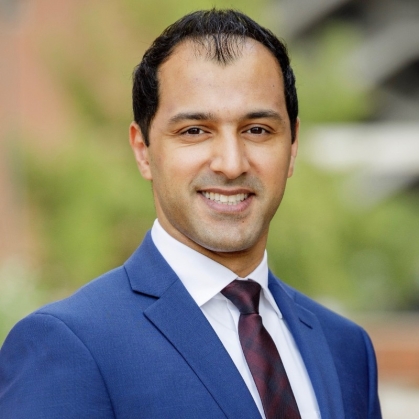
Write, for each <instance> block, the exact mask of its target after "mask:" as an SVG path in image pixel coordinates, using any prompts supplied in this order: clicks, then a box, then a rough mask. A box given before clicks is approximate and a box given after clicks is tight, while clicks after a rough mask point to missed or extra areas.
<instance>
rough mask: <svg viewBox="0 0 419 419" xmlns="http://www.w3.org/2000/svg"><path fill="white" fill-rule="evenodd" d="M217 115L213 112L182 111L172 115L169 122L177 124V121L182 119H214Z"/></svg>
mask: <svg viewBox="0 0 419 419" xmlns="http://www.w3.org/2000/svg"><path fill="white" fill-rule="evenodd" d="M215 119H216V117H215V115H214V114H212V113H210V112H209V113H206V112H181V113H178V114H176V115H174V116H172V117H171V118H170V120H169V123H171V124H175V123H176V122H181V121H191V120H192V121H209V120H211V121H213V120H215Z"/></svg>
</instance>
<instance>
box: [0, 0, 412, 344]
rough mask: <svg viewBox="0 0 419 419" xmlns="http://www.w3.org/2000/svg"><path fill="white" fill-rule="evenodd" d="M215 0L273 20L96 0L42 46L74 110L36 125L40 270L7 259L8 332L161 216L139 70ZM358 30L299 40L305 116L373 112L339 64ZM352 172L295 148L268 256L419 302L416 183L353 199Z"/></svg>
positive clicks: (95, 271) (4, 314)
mask: <svg viewBox="0 0 419 419" xmlns="http://www.w3.org/2000/svg"><path fill="white" fill-rule="evenodd" d="M214 5H215V6H217V7H233V8H239V9H240V10H242V11H244V12H246V13H248V14H249V15H250V16H252V17H253V18H254V19H255V20H257V21H259V22H261V23H262V24H264V23H265V22H264V13H265V5H266V4H265V2H263V1H260V2H253V1H250V0H237V1H229V2H227V1H211V2H209V1H204V0H200V1H198V0H195V1H194V2H192V1H186V0H177V1H174V0H171V1H167V0H165V1H163V0H158V1H153V2H137V1H134V0H119V1H118V2H117V1H116V0H113V1H108V2H105V3H104V2H86V3H85V5H84V6H83V7H82V8H81V10H80V16H79V18H78V21H77V34H76V38H72V40H71V43H70V41H69V40H68V39H66V38H65V36H64V37H60V36H59V35H58V34H57V37H55V38H54V40H53V41H51V40H49V41H48V42H45V43H44V45H43V51H44V57H45V60H46V61H47V62H48V64H49V66H50V68H51V73H52V76H53V77H55V78H56V79H57V82H58V84H59V85H60V86H61V88H62V90H63V93H64V94H65V95H66V98H67V101H68V102H69V103H70V107H71V109H72V110H73V112H74V121H75V124H74V128H73V130H72V131H71V132H61V133H59V134H60V137H59V141H60V142H61V143H62V147H59V148H55V149H54V150H51V152H50V153H42V152H39V150H38V149H37V147H36V144H37V140H38V139H37V138H36V134H35V133H32V134H31V135H32V136H31V137H28V138H26V139H25V144H26V147H25V152H24V153H23V152H22V161H23V163H24V168H25V169H24V170H25V173H24V181H25V183H26V185H25V186H26V190H27V196H28V202H29V204H30V207H31V222H32V223H33V225H34V226H35V230H36V232H37V239H38V240H39V254H38V259H39V260H38V263H37V264H36V268H37V269H36V270H35V271H34V270H33V269H32V268H31V269H30V270H29V269H28V271H27V272H26V271H22V272H21V271H19V272H18V273H15V274H13V273H11V274H10V272H6V273H5V272H2V273H0V275H1V278H0V279H1V280H0V298H1V300H0V310H1V312H0V314H1V319H2V323H1V324H0V341H1V340H2V338H3V337H4V336H5V334H6V332H7V330H8V329H9V328H10V327H11V326H12V324H13V323H14V322H15V321H16V320H17V319H18V318H19V317H21V316H22V315H24V314H26V313H27V312H28V311H29V310H32V309H34V308H36V307H37V306H38V305H40V304H42V303H44V302H47V301H50V300H53V299H57V298H61V297H64V296H65V295H68V293H70V292H72V291H73V290H75V289H77V288H78V287H80V286H81V285H82V284H84V283H86V282H87V281H89V280H90V279H92V278H94V277H96V276H97V275H99V274H101V273H102V272H105V271H106V270H108V269H111V268H113V267H115V266H117V265H119V264H121V263H123V262H124V260H125V259H126V258H127V257H128V256H129V254H130V253H131V252H132V251H133V250H134V249H135V247H136V246H137V245H138V244H139V243H140V241H141V239H142V237H143V235H144V233H145V232H146V231H147V230H148V229H149V228H150V226H151V225H152V222H153V220H154V217H155V213H154V207H153V201H152V194H151V187H150V185H149V184H148V183H147V182H145V181H144V180H143V179H142V178H141V176H140V174H139V173H138V171H137V168H136V166H135V162H134V158H133V156H132V155H131V150H130V148H129V145H128V139H127V127H128V125H129V122H130V119H131V103H130V102H131V99H130V89H131V81H130V79H131V72H132V69H133V67H134V66H135V65H136V64H137V63H138V62H139V60H140V59H141V56H142V54H143V52H144V50H145V49H146V48H147V46H148V45H149V43H150V42H151V41H152V40H153V39H154V38H155V37H156V36H157V34H158V33H160V32H161V30H163V29H164V28H165V27H166V26H167V25H168V24H170V23H171V22H173V21H174V20H175V19H176V18H178V17H180V16H181V15H183V14H185V13H186V12H188V11H191V10H196V9H200V8H208V7H212V6H214ZM270 20H271V21H272V17H271V19H270ZM359 42H360V40H359V38H358V35H357V32H356V30H355V29H353V28H351V27H348V26H345V25H342V24H332V25H330V26H328V27H326V28H324V30H322V31H321V32H320V33H318V34H317V36H316V37H315V38H314V39H312V40H311V42H310V43H309V44H304V45H294V46H292V48H290V50H291V55H292V59H293V64H294V68H295V71H296V75H297V80H298V89H299V97H300V103H301V117H302V120H303V127H304V124H305V126H306V127H307V126H308V127H309V126H310V124H312V123H317V122H339V121H357V120H362V119H365V118H367V117H368V115H369V113H370V112H371V109H372V106H373V103H372V101H371V98H370V97H369V96H367V95H366V94H365V93H364V92H362V91H360V90H358V88H357V86H356V84H355V83H354V81H353V80H352V78H351V75H349V74H346V73H345V72H346V71H347V69H346V67H345V66H343V65H342V62H343V59H344V57H345V56H346V54H347V52H348V50H349V49H350V48H352V47H353V46H354V45H356V43H359ZM306 132H307V131H304V130H303V132H302V135H301V147H304V138H305V136H306ZM28 144H31V146H28ZM344 180H345V176H344V175H333V174H330V173H323V172H321V171H319V170H318V169H315V168H313V167H311V166H310V165H308V164H307V163H305V162H304V161H299V162H298V164H297V171H296V174H295V175H294V177H293V178H292V179H291V180H290V182H289V186H288V189H287V193H286V196H285V199H284V201H283V203H282V205H281V208H280V210H279V212H278V214H277V215H276V217H275V218H274V220H273V222H272V226H271V232H270V236H269V242H268V252H269V262H270V266H271V267H272V269H273V270H274V272H275V273H276V274H278V275H279V276H280V277H281V278H282V279H284V280H285V281H286V282H288V283H290V284H291V285H293V286H295V287H297V288H298V289H300V290H302V291H303V292H306V293H308V294H309V295H312V296H314V297H316V298H319V299H323V300H324V299H332V300H336V301H339V302H341V303H342V304H343V305H344V306H345V307H347V308H349V309H385V308H411V307H414V306H415V304H418V301H417V300H418V289H419V285H418V283H419V278H418V271H419V266H418V263H417V259H418V254H419V248H418V244H417V243H418V242H419V241H418V240H417V237H419V216H418V211H417V209H418V205H419V202H418V199H417V197H415V196H410V195H401V196H396V197H394V198H392V199H390V200H387V201H384V202H381V203H380V204H378V205H376V206H375V207H373V208H372V207H371V208H365V209H360V207H359V206H357V205H350V204H348V201H347V200H346V201H345V200H344V199H342V189H343V186H342V185H343V184H344ZM29 272H32V273H31V274H29ZM34 272H35V273H34ZM15 278H17V279H16V280H15ZM19 278H20V279H19ZM22 288H25V289H26V291H25V292H23V291H22ZM22 295H26V299H22V298H21V296H22ZM17 302H18V304H17Z"/></svg>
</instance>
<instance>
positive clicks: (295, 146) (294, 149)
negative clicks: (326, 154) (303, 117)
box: [288, 118, 300, 177]
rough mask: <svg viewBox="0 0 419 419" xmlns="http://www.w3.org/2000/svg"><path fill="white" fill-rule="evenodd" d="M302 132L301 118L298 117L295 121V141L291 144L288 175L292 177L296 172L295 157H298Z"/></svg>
mask: <svg viewBox="0 0 419 419" xmlns="http://www.w3.org/2000/svg"><path fill="white" fill-rule="evenodd" d="M299 132H300V118H297V120H296V121H295V138H294V142H293V143H292V144H291V159H290V165H289V168H288V177H291V176H292V174H293V173H294V166H295V159H296V158H297V152H298V134H299Z"/></svg>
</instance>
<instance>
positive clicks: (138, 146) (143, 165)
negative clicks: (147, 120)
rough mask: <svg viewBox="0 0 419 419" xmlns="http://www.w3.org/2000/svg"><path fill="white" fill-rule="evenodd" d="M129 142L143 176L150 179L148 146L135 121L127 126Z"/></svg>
mask: <svg viewBox="0 0 419 419" xmlns="http://www.w3.org/2000/svg"><path fill="white" fill-rule="evenodd" d="M129 142H130V144H131V148H132V151H133V152H134V156H135V160H136V161H137V166H138V169H139V170H140V173H141V174H142V176H143V178H144V179H147V180H152V175H151V169H150V160H149V153H148V147H147V146H146V144H145V142H144V138H143V134H142V133H141V129H140V127H139V126H138V125H137V124H136V123H135V122H131V125H130V126H129Z"/></svg>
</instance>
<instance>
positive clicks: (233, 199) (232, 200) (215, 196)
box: [202, 192, 249, 205]
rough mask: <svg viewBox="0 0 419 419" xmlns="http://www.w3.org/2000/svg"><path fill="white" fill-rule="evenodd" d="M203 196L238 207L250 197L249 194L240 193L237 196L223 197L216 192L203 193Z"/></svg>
mask: <svg viewBox="0 0 419 419" xmlns="http://www.w3.org/2000/svg"><path fill="white" fill-rule="evenodd" d="M202 194H203V195H204V196H205V198H207V199H210V200H211V201H215V202H218V203H219V204H224V205H237V204H238V203H239V202H241V201H244V200H245V199H246V198H247V197H248V196H249V194H247V193H238V194H236V195H222V194H219V193H214V192H202Z"/></svg>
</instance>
